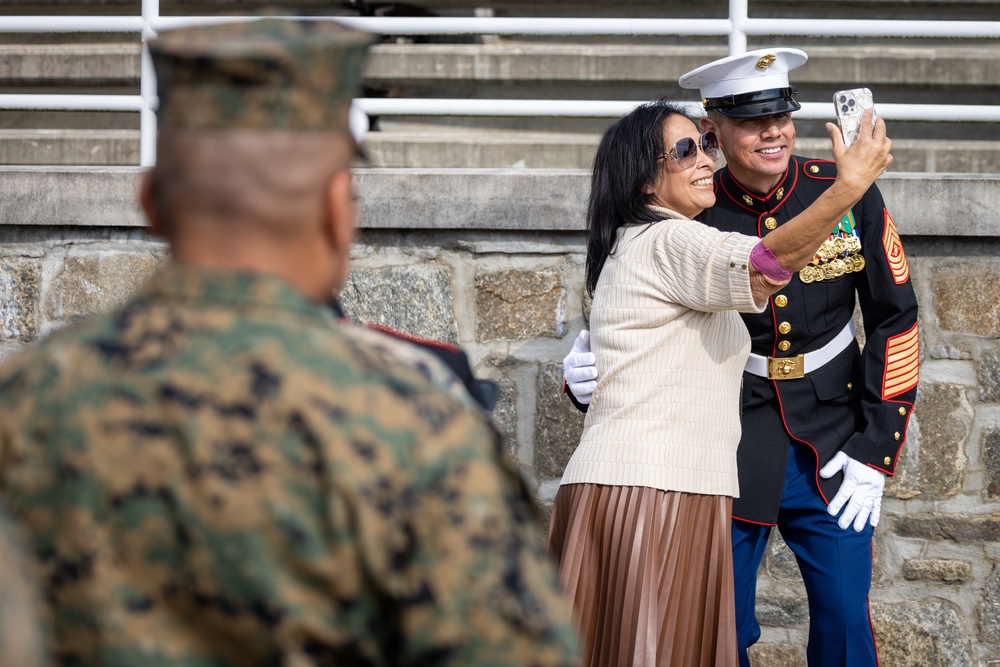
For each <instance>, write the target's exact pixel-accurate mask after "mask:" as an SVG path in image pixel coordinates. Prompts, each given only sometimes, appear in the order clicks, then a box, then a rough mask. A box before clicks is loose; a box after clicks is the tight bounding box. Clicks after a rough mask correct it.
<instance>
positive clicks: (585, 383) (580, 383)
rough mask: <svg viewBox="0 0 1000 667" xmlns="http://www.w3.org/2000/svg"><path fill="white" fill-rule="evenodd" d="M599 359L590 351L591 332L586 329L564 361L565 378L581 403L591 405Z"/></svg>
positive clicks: (574, 342) (577, 338)
mask: <svg viewBox="0 0 1000 667" xmlns="http://www.w3.org/2000/svg"><path fill="white" fill-rule="evenodd" d="M596 364H597V357H595V356H594V353H593V352H591V351H590V332H589V331H587V330H586V329H584V330H583V331H581V332H580V335H578V336H577V337H576V340H575V341H573V347H572V349H570V351H569V354H567V355H566V357H565V358H564V359H563V377H564V378H565V379H566V385H567V387H568V389H569V390H570V391H571V392H573V396H574V397H575V398H576V400H578V401H579V402H580V403H583V404H585V405H586V404H589V403H590V399H591V398H593V397H594V389H595V388H596V387H597V366H596Z"/></svg>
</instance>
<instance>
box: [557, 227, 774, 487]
mask: <svg viewBox="0 0 1000 667" xmlns="http://www.w3.org/2000/svg"><path fill="white" fill-rule="evenodd" d="M650 208H652V209H653V210H654V211H656V213H658V214H660V215H662V216H663V217H664V220H662V221H661V222H657V223H653V224H651V225H639V226H632V227H623V228H622V229H620V230H619V232H618V244H617V246H616V250H615V252H614V253H613V254H612V255H611V256H610V257H608V259H607V261H606V262H605V264H604V268H603V269H602V270H601V276H600V279H599V280H598V282H597V289H596V290H595V291H594V302H593V306H592V308H591V315H590V331H591V339H590V342H591V347H592V349H593V352H594V353H595V354H596V355H597V368H598V371H599V376H598V381H597V388H596V390H595V391H594V396H593V399H592V401H591V403H590V407H589V409H588V411H587V418H586V421H585V422H584V431H583V437H582V438H581V440H580V445H579V446H578V447H577V449H576V451H575V452H574V453H573V456H572V458H571V459H570V461H569V464H568V465H567V466H566V470H565V472H564V473H563V477H562V482H561V483H562V484H575V483H580V482H591V483H596V484H610V485H618V486H648V487H653V488H656V489H662V490H664V491H684V492H688V493H701V494H709V495H726V496H734V497H735V496H739V484H738V482H737V478H736V447H737V445H738V444H739V441H740V418H739V417H740V415H739V413H740V382H741V378H742V374H743V366H744V364H745V363H746V360H747V355H748V354H749V352H750V335H749V334H748V333H747V330H746V327H745V326H744V324H743V320H741V319H740V316H739V315H738V314H737V311H741V312H754V313H759V312H762V311H763V310H764V306H758V305H757V304H755V303H754V300H753V297H752V296H751V294H750V278H749V272H748V271H747V266H748V263H749V258H750V250H751V249H752V248H753V247H754V246H755V245H756V244H757V243H758V242H759V241H760V239H757V238H754V237H750V236H744V235H741V234H735V233H726V232H720V231H718V230H716V229H713V228H711V227H708V226H706V225H703V224H701V223H699V222H694V221H692V220H688V219H686V218H684V217H683V216H681V215H680V214H679V213H675V212H674V211H671V210H669V209H665V208H659V207H650ZM765 305H766V304H765Z"/></svg>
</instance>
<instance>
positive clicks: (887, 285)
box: [700, 156, 919, 524]
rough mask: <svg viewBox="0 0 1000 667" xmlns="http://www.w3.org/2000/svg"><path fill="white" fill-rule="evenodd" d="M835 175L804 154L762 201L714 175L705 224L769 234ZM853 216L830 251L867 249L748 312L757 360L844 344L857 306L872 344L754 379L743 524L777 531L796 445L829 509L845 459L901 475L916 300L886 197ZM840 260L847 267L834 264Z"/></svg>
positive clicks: (737, 511) (739, 511)
mask: <svg viewBox="0 0 1000 667" xmlns="http://www.w3.org/2000/svg"><path fill="white" fill-rule="evenodd" d="M835 178H836V167H835V165H834V163H832V162H829V161H826V160H811V159H808V158H801V157H794V156H793V157H792V158H791V160H790V162H789V166H788V171H787V172H786V173H785V176H784V178H783V179H782V181H781V182H780V183H779V184H778V185H777V186H776V187H775V188H774V189H773V190H772V191H771V192H770V193H768V195H767V196H766V197H763V198H762V197H760V196H758V195H756V194H754V193H752V192H750V191H748V190H746V189H745V188H743V187H742V186H741V185H740V184H739V183H738V182H737V181H736V180H735V179H734V178H733V177H732V176H731V175H730V173H729V170H728V169H727V168H723V169H721V170H719V171H718V172H717V173H716V175H715V190H716V204H715V206H714V207H712V208H711V209H709V210H706V211H705V212H704V213H703V214H702V215H701V216H700V220H701V221H702V222H704V223H705V224H708V225H711V226H713V227H716V228H718V229H720V230H723V231H735V232H739V233H741V234H747V235H751V236H760V237H763V236H764V235H765V234H767V233H768V232H769V231H771V229H773V228H777V227H779V226H781V225H782V224H784V223H786V222H787V221H788V220H790V219H791V218H793V217H794V216H796V215H797V214H799V213H800V212H802V211H803V210H804V209H806V208H807V207H808V206H809V205H810V204H811V203H812V202H814V201H815V200H816V198H817V197H818V196H819V195H820V194H822V193H823V192H824V191H825V190H826V189H827V188H828V187H829V186H830V185H831V184H832V183H833V181H834V180H835ZM851 213H852V218H853V219H850V218H848V219H845V220H844V221H843V222H842V223H841V224H840V225H839V226H838V222H839V221H836V220H832V221H831V223H830V227H831V232H833V233H832V234H831V242H832V241H833V240H834V239H835V238H836V237H838V236H839V237H841V238H844V239H845V242H843V243H841V245H840V248H841V249H844V243H847V248H850V247H851V246H852V245H853V246H855V247H856V245H857V243H860V250H857V251H855V252H851V251H850V250H847V251H845V252H842V253H839V254H838V255H837V256H835V257H830V253H829V252H826V253H825V254H826V255H827V256H826V257H825V258H822V257H819V256H817V258H816V259H814V264H813V265H812V268H811V269H809V270H807V271H806V273H805V274H803V273H801V272H800V273H798V274H796V275H795V276H793V277H792V280H791V282H789V284H788V285H787V286H785V287H784V288H782V289H781V291H779V292H778V293H777V294H775V295H773V296H772V297H771V299H770V303H769V304H768V307H767V309H766V310H765V311H764V312H763V313H761V314H755V313H744V314H742V317H743V320H744V322H746V325H747V328H748V330H749V332H750V337H751V341H752V348H751V349H752V351H753V352H754V353H756V354H759V355H762V356H769V357H794V356H795V355H798V354H802V353H806V352H810V351H812V350H816V349H819V348H821V347H822V346H823V345H824V344H826V343H827V342H829V341H830V340H831V339H832V338H833V337H834V336H836V335H837V334H838V333H839V332H840V331H841V330H842V329H843V328H844V326H845V325H846V324H847V323H848V322H849V321H850V320H851V319H852V318H853V316H854V311H855V303H856V302H857V303H858V304H860V307H861V314H862V318H863V322H864V332H865V337H866V342H865V344H864V351H863V352H861V351H860V349H859V346H858V345H857V343H856V342H851V343H850V344H849V345H848V346H847V348H845V349H844V350H843V351H842V352H841V353H840V354H839V355H837V356H836V357H835V358H834V359H833V360H832V361H830V362H828V363H827V364H825V365H824V366H822V367H821V368H819V369H816V370H814V371H812V372H811V373H808V374H806V375H805V376H804V377H802V378H800V379H791V380H788V379H786V380H768V379H766V378H761V377H758V376H756V375H751V374H750V373H744V374H743V405H742V411H743V416H742V423H743V437H742V439H741V441H740V446H739V450H738V455H737V456H738V470H739V481H740V497H739V498H738V499H736V500H735V501H734V504H733V516H734V518H737V519H742V520H745V521H752V522H755V523H762V524H774V523H775V522H776V520H777V515H778V506H779V502H780V499H781V492H782V487H783V483H784V474H785V465H786V462H787V456H788V443H789V437H790V438H791V440H792V441H797V442H798V443H801V444H802V446H807V447H809V448H810V449H811V450H812V451H813V452H815V454H816V457H817V468H816V470H817V473H816V481H817V483H818V485H819V487H820V490H821V493H822V494H823V496H824V499H825V500H826V501H827V502H829V500H830V499H831V498H832V497H833V494H835V493H836V491H837V488H838V487H839V486H840V483H841V481H842V475H840V474H838V475H836V476H834V477H833V478H831V479H829V480H823V479H821V478H820V477H819V468H820V467H822V465H823V464H825V463H826V462H827V461H829V460H830V459H831V458H832V457H833V456H834V454H836V453H837V452H838V451H840V450H843V451H844V452H845V453H847V454H848V455H849V456H851V457H853V458H855V459H857V460H858V461H861V462H863V463H866V464H867V465H869V466H871V467H872V468H876V469H878V470H881V471H882V472H884V473H886V474H889V475H891V474H893V472H894V471H895V468H896V461H897V458H898V456H899V452H900V449H901V448H902V446H903V443H904V442H905V441H906V428H907V424H908V422H909V419H910V414H911V412H912V408H913V402H914V399H915V398H916V392H917V380H918V361H919V349H918V339H917V301H916V297H915V295H914V292H913V286H912V284H911V281H910V273H909V266H908V264H907V261H906V256H905V255H904V253H903V248H902V245H901V244H900V240H899V235H898V233H897V232H896V226H895V223H894V222H893V220H892V217H891V215H890V214H889V212H888V211H887V210H886V208H885V203H884V202H883V200H882V195H881V194H880V193H879V191H878V188H876V187H874V186H873V187H872V188H871V189H870V190H869V191H868V192H867V194H866V195H865V196H864V197H863V198H862V199H861V201H859V202H858V203H857V204H856V205H855V206H854V208H853V210H852V211H851ZM850 236H856V237H857V238H856V240H850V239H849V238H848V237H850ZM829 247H830V248H833V247H834V246H832V245H831V246H829ZM858 256H860V257H861V258H863V259H858ZM847 257H850V258H851V259H850V261H847V262H846V266H847V267H848V268H847V270H844V267H845V262H844V260H845V259H846V258H847ZM836 259H841V262H840V263H839V265H835V264H833V262H834V261H835V260H836ZM827 265H830V266H827ZM858 269H860V270H858ZM817 276H818V277H817Z"/></svg>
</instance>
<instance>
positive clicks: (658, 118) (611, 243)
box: [586, 101, 685, 295]
mask: <svg viewBox="0 0 1000 667" xmlns="http://www.w3.org/2000/svg"><path fill="white" fill-rule="evenodd" d="M674 114H680V115H681V116H684V115H685V113H684V109H683V108H682V107H680V106H679V105H677V104H674V103H672V102H665V101H659V102H650V103H648V104H643V105H642V106H640V107H637V108H636V109H634V110H632V111H631V112H629V114H628V115H627V116H625V117H623V118H620V119H619V120H617V121H616V122H615V123H614V125H612V126H611V127H609V128H608V129H607V131H605V133H604V136H602V137H601V143H600V144H599V145H598V147H597V153H596V154H595V155H594V171H593V174H592V176H591V180H590V202H589V204H588V205H587V264H586V277H587V291H588V292H589V293H590V294H591V295H593V293H594V288H596V287H597V279H598V278H599V277H600V275H601V269H603V268H604V262H605V261H606V260H607V258H608V256H609V255H611V253H613V252H614V250H615V244H616V241H617V239H618V230H619V228H621V227H624V226H626V225H642V224H649V223H651V222H656V221H657V220H659V219H660V218H659V216H657V214H655V213H653V212H652V211H650V210H649V208H648V207H647V202H648V199H649V196H648V195H647V194H646V193H645V192H643V189H644V188H645V187H646V186H648V185H649V184H651V183H653V182H654V181H655V180H656V177H657V175H658V174H659V170H660V156H661V155H663V153H664V148H665V147H664V145H663V125H664V123H666V121H667V119H668V118H669V117H670V116H672V115H674Z"/></svg>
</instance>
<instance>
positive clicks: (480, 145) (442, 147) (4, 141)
mask: <svg viewBox="0 0 1000 667" xmlns="http://www.w3.org/2000/svg"><path fill="white" fill-rule="evenodd" d="M599 139H600V135H599V134H597V133H559V132H517V131H510V130H493V131H478V130H476V131H459V130H455V129H451V130H444V131H439V132H434V131H430V132H426V131H410V132H407V131H390V132H371V133H369V134H368V136H367V137H366V139H365V143H364V145H365V150H366V152H367V153H368V157H369V159H370V165H369V166H371V167H393V168H403V167H406V168H476V169H480V168H515V169H590V167H591V164H592V161H593V156H594V150H595V148H596V146H597V142H598V141H599ZM796 152H797V153H799V154H802V155H808V156H812V157H822V158H829V157H830V150H829V140H828V139H820V138H812V137H801V138H799V139H798V140H797V142H796ZM892 153H893V156H894V158H895V161H894V162H893V165H892V167H891V168H890V170H891V171H893V172H927V173H932V172H937V173H992V174H1000V141H947V140H944V141H932V140H914V139H896V140H894V141H893V150H892ZM138 162H139V133H138V132H136V131H134V130H0V164H2V165H69V164H76V165H108V166H123V165H135V164H138Z"/></svg>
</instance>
